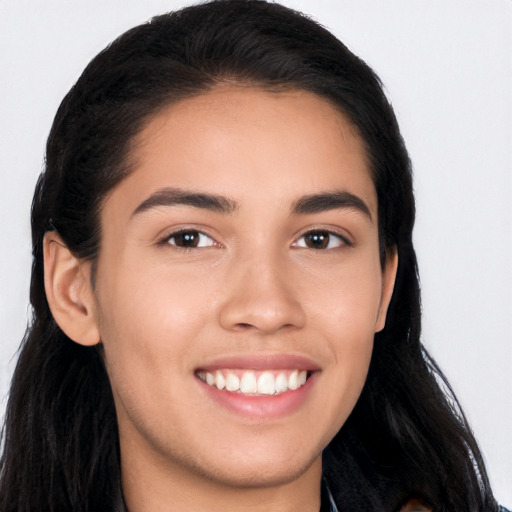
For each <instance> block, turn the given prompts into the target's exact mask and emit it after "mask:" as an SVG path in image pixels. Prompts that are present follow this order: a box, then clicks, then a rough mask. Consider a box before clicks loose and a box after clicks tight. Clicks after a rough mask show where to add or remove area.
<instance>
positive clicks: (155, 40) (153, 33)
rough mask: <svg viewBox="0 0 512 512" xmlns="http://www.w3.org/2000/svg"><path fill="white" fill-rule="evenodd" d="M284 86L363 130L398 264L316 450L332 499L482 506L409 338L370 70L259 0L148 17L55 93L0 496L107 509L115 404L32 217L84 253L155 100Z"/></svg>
mask: <svg viewBox="0 0 512 512" xmlns="http://www.w3.org/2000/svg"><path fill="white" fill-rule="evenodd" d="M227 81H229V82H236V83H243V84H252V85H256V86H259V87H262V88H265V89H267V90H270V91H272V90H283V89H300V90H305V91H309V92H312V93H314V94H316V95H318V96H319V97H321V98H324V99H325V100H327V101H329V102H330V103H331V104H332V105H333V106H334V107H335V108H337V109H339V110H340V111H341V112H343V114H344V115H345V116H347V117H348V119H350V121H351V122H352V123H353V125H354V126H355V127H356V128H357V130H358V132H359V134H360V136H361V137H362V139H363V141H364V143H365V148H366V152H367V155H368V159H369V162H370V169H371V173H372V178H373V181H374V184H375V188H376V191H377V196H378V208H379V236H380V245H381V257H382V259H383V260H384V257H385V253H386V250H387V249H389V248H391V247H395V246H396V247H397V249H398V256H399V258H398V259H399V268H398V276H397V281H396V286H395V291H394V295H393V299H392V302H391V305H390V308H389V312H388V319H387V324H386V327H385V329H384V330H383V331H382V332H380V333H378V334H377V335H376V339H375V347H374V352H373V356H372V360H371V364H370V370H369V374H368V379H367V382H366V385H365V387H364V389H363V392H362V394H361V397H360V399H359V401H358V403H357V405H356V406H355V409H354V410H353V412H352V414H351V415H350V417H349V418H348V420H347V421H346V423H345V425H344V426H343V427H342V429H341V430H340V431H339V433H338V434H337V435H336V436H335V438H334V439H333V440H332V442H331V443H330V445H329V446H328V447H327V448H326V450H325V452H324V458H323V462H324V478H325V479H326V481H327V483H328V485H329V488H330V489H331V491H332V493H333V496H334V499H335V500H336V502H337V503H338V505H339V508H340V509H342V510H358V511H365V510H368V511H370V510H372V511H373V510H376V511H392V510H397V509H399V508H400V506H401V504H403V503H404V502H405V501H406V500H407V499H408V498H410V497H412V496H415V497H419V498H423V499H424V500H425V501H427V502H428V503H430V504H431V505H432V506H433V507H434V509H435V510H436V511H439V512H441V511H450V512H453V511H492V510H496V504H495V501H494V499H493V496H492V492H491V490H490V487H489V482H488V479H487V475H486V471H485V468H484V464H483V462H482V457H481V454H480V451H479V449H478V446H477V444H476V442H475V439H474V438H473V435H472V433H471V430H470V429H469V427H468V425H467V422H466V419H465V417H464V415H463V413H462V411H461V409H460V407H459V406H458V403H457V401H456V399H455V398H454V396H453V393H452V391H451V389H450V387H449V385H448V384H447V382H446V380H445V378H444V376H443V374H442V373H441V371H440V370H439V368H438V367H437V365H436V364H435V362H434V361H433V360H432V358H431V357H430V356H429V355H428V353H427V352H426V350H425V348H424V347H423V346H422V344H421V342H420V330H421V323H420V290H419V280H418V273H417V265H416V257H415V253H414V248H413V244H412V229H413V224H414V216H415V206H414V197H413V190H412V175H411V174H412V173H411V165H410V161H409V158H408V155H407V151H406V149H405V146H404V143H403V140H402V137H401V135H400V132H399V128H398V125H397V121H396V118H395V116H394V113H393V110H392V108H391V106H390V104H389V102H388V101H387V99H386V96H385V94H384V93H383V91H382V87H381V84H380V82H379V79H378V78H377V77H376V75H375V74H374V73H373V71H372V70H371V69H370V68H369V67H368V66H367V65H366V64H365V63H364V62H363V61H361V60H360V59H359V58H358V57H356V56H355V55H354V54H352V53H351V52H350V51H349V50H348V49H347V48H346V47H345V46H344V45H343V44H342V43H341V42H340V41H338V40H337V39H336V38H335V37H334V36H333V35H332V34H331V33H329V32H328V31H327V30H325V29H324V28H322V27H321V26H319V25H318V24H316V23H315V22H313V21H311V20H310V19H309V18H307V17H306V16H304V15H301V14H300V13H297V12H294V11H292V10H290V9H288V8H285V7H283V6H280V5H277V4H270V3H266V2H264V1H260V0H247V1H244V0H221V1H214V2H210V3H207V4H203V5H199V6H194V7H188V8H185V9H182V10H181V11H177V12H174V13H170V14H166V15H162V16H158V17H155V18H153V19H152V20H151V21H150V22H148V23H145V24H143V25H140V26H138V27H136V28H134V29H132V30H130V31H128V32H126V33H125V34H124V35H122V36H121V37H120V38H118V39H117V40H116V41H114V42H113V43H112V44H111V45H110V46H109V47H108V48H106V49H105V50H104V51H103V52H101V53H100V54H99V55H98V56H97V57H96V58H95V59H94V60H93V61H92V62H91V63H90V64H89V65H88V66H87V68H86V69H85V71H84V73H83V74H82V76H81V77H80V79H79V80H78V82H77V83H76V85H75V86H74V87H73V88H72V89H71V91H70V92H69V93H68V94H67V96H66V97H65V98H64V100H63V102H62V104H61V106H60V108H59V110H58V112H57V115H56V118H55V121H54V123H53V127H52V129H51V133H50V136H49V139H48V144H47V153H46V166H45V170H44V172H43V173H42V175H41V176H40V178H39V181H38V183H37V187H36V191H35V194H34V200H33V208H32V237H33V267H32V281H31V289H30V300H31V304H32V311H33V316H32V321H31V323H30V326H29V328H28V330H27V332H26V335H25V338H24V340H23V342H22V346H21V351H20V356H19V361H18V364H17V367H16V371H15V373H14V377H13V380H12V385H11V390H10V397H9V402H8V406H7V414H6V424H5V429H4V439H3V455H2V459H1V466H0V471H1V472H0V510H1V511H2V512H8V511H26V512H34V511H41V510H48V511H62V510H66V511H70V510H73V511H74V512H86V511H89V512H91V511H101V510H123V508H124V505H123V497H122V489H121V475H120V464H119V458H120V452H119V440H118V433H117V423H116V414H115V409H114V402H113V398H112V392H111V389H110V384H109V380H108V377H107V374H106V371H105V368H104V364H103V361H102V357H101V354H100V352H99V350H101V348H100V349H98V348H97V347H93V348H89V347H84V346H81V345H78V344H76V343H74V342H73V341H72V340H70V339H69V338H68V337H67V336H66V335H65V334H64V333H63V332H62V331H61V329H60V328H59V327H58V325H57V324H56V323H55V320H54V319H53V317H52V315H51V313H50V310H49V307H48V302H47V299H46V295H45V290H44V283H43V256H42V244H43V237H44V234H45V233H46V232H48V231H51V230H56V231H57V232H58V233H59V234H60V236H61V237H62V239H63V240H64V242H65V243H66V244H67V246H68V247H69V249H70V250H71V251H72V252H73V253H74V254H76V255H77V256H78V257H80V258H85V259H89V260H91V261H92V262H93V263H94V260H95V258H96V256H97V253H98V248H99V245H100V243H101V232H100V227H99V226H100V223H99V215H100V211H101V205H102V201H103V200H104V198H105V196H106V194H107V192H109V191H110V190H111V189H112V188H113V187H115V186H116V185H117V184H118V183H119V182H120V181H121V180H122V179H123V178H125V177H126V176H127V175H128V174H129V172H130V165H129V152H130V143H131V141H132V140H133V138H134V136H135V135H136V134H137V133H139V131H140V130H141V128H142V127H143V126H144V124H145V123H146V122H147V121H148V120H149V119H150V118H151V116H153V115H155V114H156V113H157V112H158V111H159V110H160V109H162V108H164V107H165V106H167V105H169V104H170V103H173V102H176V101H179V100H180V99H182V98H186V97H190V96H193V95H197V94H200V93H202V92H205V91H208V90H209V89H211V88H213V87H214V86H215V85H217V84H219V83H225V82H227Z"/></svg>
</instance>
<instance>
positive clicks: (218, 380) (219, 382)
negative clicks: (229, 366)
mask: <svg viewBox="0 0 512 512" xmlns="http://www.w3.org/2000/svg"><path fill="white" fill-rule="evenodd" d="M215 385H216V386H217V389H224V388H225V387H226V379H225V378H224V375H222V372H219V370H217V371H216V372H215Z"/></svg>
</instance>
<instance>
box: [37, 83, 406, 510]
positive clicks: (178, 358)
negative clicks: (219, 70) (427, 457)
mask: <svg viewBox="0 0 512 512" xmlns="http://www.w3.org/2000/svg"><path fill="white" fill-rule="evenodd" d="M131 157H132V161H133V164H134V171H133V172H132V174H130V175H129V176H128V178H126V179H125V180H124V181H123V182H121V183H120V184H119V185H118V186H117V187H116V188H115V189H114V190H113V191H112V193H111V194H110V195H109V196H108V197H107V198H106V200H105V202H104V204H103V208H102V212H101V225H102V245H101V249H100V253H99V257H98V261H97V271H96V278H95V279H96V281H95V288H94V290H93V289H92V287H91V285H90V265H89V264H88V263H87V262H83V261H79V260H77V259H76V258H74V256H73V255H72V254H71V253H70V252H69V251H67V249H66V248H65V246H63V244H62V243H61V242H60V240H59V239H58V235H56V234H49V235H47V238H46V240H45V261H46V269H47V270H46V288H47V295H48V298H49V303H50V305H51V308H52V312H53V314H54V316H55V318H56V320H57V322H58V323H59V325H60V326H61V327H62V328H63V329H64V331H65V332H66V333H67V334H68V336H70V337H71V338H72V339H74V340H75V341H77V342H78V343H82V344H84V345H93V344H95V343H98V342H99V341H100V340H101V342H102V343H103V346H104V351H105V361H106V367H107V371H108V374H109V377H110V380H111V383H112V388H113V392H114V398H115V403H116V410H117V414H118V421H119V434H120V443H121V456H122V461H121V463H122V473H123V488H124V492H125V497H126V502H127V505H128V508H129V510H130V511H131V512H142V511H150V510H160V511H178V510H180V511H183V510H208V511H217V510H218V511H223V512H226V511H230V510H265V511H269V510H274V511H283V512H284V511H292V510H293V511H297V510H303V511H305V512H307V511H309V512H313V511H317V510H318V508H319V503H320V502H319V491H320V478H321V452H322V450H323V449H324V448H325V446H326V445H327V444H328V443H329V441H330V440H331V439H332V437H333V436H334V435H335V434H336V432H337V431H338V430H339V429H340V427H341V426H342V425H343V423H344V422H345V420H346V418H347V417H348V415H349V414H350V412H351V410H352V409H353V407H354V405H355V403H356V401H357V398H358V396H359V394H360V392H361V389H362V387H363V385H364V382H365V378H366V374H367V371H368V366H369V361H370V357H371V353H372V347H373V336H374V333H375V332H377V331H379V330H381V329H382V328H383V327H384V323H385V316H386V311H387V307H388V304H389V301H390V298H391V294H392V289H393V284H394V278H395V273H396V264H397V261H396V256H395V254H394V253H390V254H389V255H388V257H387V261H386V264H385V268H384V269H383V268H382V265H381V262H380V257H379V241H378V218H377V198H376V192H375V188H374V185H373V182H372V179H371V176H370V172H369V169H368V164H367V159H366V155H365V151H364V147H363V143H362V140H361V138H360V137H359V135H358V134H357V132H356V130H355V129H354V128H353V127H352V126H351V124H350V123H349V122H348V121H347V120H346V119H345V118H344V117H343V116H342V115H341V114H340V113H339V112H338V111H336V110H335V109H334V108H333V107H332V106H331V105H329V104H328V103H327V102H326V101H324V100H322V99H320V98H318V97H316V96H315V95H312V94H310V93H306V92H300V91H288V92H279V93H276V92H266V91H264V90H261V89H258V88H253V87H242V86H241V87H235V86H232V85H231V86H222V87H218V88H216V89H214V90H213V91H211V92H209V93H206V94H202V95H200V96H196V97H193V98H190V99H187V100H183V101H181V102H179V103H178V104H175V105H172V106H170V107H167V108H166V109H164V110H163V111H161V112H160V113H159V114H158V115H156V116H155V117H154V118H153V119H151V120H150V121H149V122H148V123H147V125H146V126H145V127H144V129H143V130H142V132H141V133H140V134H139V136H138V138H137V140H136V141H135V143H134V145H133V151H132V155H131ZM169 187H172V188H173V189H179V190H181V191H187V192H190V191H193V192H195V193H204V194H214V195H216V196H221V197H224V198H226V199H227V200H229V201H230V204H231V203H236V205H235V206H236V207H234V208H231V209H229V211H225V212H220V211H212V210H211V209H206V208H198V207H194V206H191V205H184V204H174V205H162V204H159V205H154V204H153V205H152V206H151V205H149V206H148V205H146V206H147V207H146V206H144V207H140V205H141V204H143V203H144V202H145V201H146V200H147V199H148V198H150V197H151V196H152V195H154V194H155V192H157V191H161V190H162V189H168V188H169ZM340 191H343V192H345V193H346V192H348V193H350V194H352V195H353V196H356V197H357V198H359V200H360V201H361V203H362V204H364V205H365V206H366V208H367V210H368V211H367V212H365V211H363V209H362V208H360V207H358V206H354V205H350V204H349V205H338V206H337V207H333V208H328V209H325V208H324V209H323V211H320V212H316V213H312V212H310V213H297V212H295V213H294V212H293V209H294V205H296V203H297V201H298V200H299V199H300V198H303V197H304V196H308V195H311V194H325V193H332V192H340ZM231 206H233V205H232V204H231ZM134 212H135V213H134ZM183 229H187V230H189V232H191V231H194V232H201V233H203V234H204V235H205V236H201V238H200V243H199V246H198V247H195V248H189V249H184V248H180V247H177V246H176V242H177V241H179V240H180V239H179V237H176V236H174V237H173V233H176V232H177V231H179V230H183ZM311 232H315V233H317V234H318V233H319V232H321V233H323V236H324V237H325V236H326V235H325V234H326V233H327V232H331V235H328V239H329V243H328V245H327V246H326V247H325V248H317V247H318V246H313V247H310V246H308V243H310V242H311V237H308V235H307V234H308V233H311ZM279 354H286V355H292V356H301V357H305V358H307V360H308V361H312V362H314V365H315V373H314V379H313V380H311V382H310V383H309V387H308V392H307V394H306V395H305V398H304V399H303V400H302V402H301V403H300V406H298V407H295V408H294V409H293V410H292V411H291V412H289V413H286V414H283V415H280V416H278V417H266V416H265V415H264V414H262V415H259V416H258V415H251V414H249V415H244V414H240V413H238V412H234V411H233V410H230V409H229V408H226V407H223V406H222V405H221V406H219V404H218V403H217V402H215V400H212V397H211V395H210V394H209V391H208V390H205V384H204V383H202V382H201V381H200V380H199V379H198V377H197V369H198V368H204V367H207V366H208V365H211V364H212V363H213V362H215V361H216V360H218V358H220V357H231V356H239V355H242V356H244V357H247V358H249V359H250V358H251V357H253V356H255V355H256V356H261V355H265V356H269V357H270V358H272V357H273V356H275V355H279Z"/></svg>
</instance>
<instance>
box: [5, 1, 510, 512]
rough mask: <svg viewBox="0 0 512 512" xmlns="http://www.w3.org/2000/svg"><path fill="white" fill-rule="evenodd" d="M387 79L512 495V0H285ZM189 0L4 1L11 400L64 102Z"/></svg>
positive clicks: (462, 348)
mask: <svg viewBox="0 0 512 512" xmlns="http://www.w3.org/2000/svg"><path fill="white" fill-rule="evenodd" d="M283 3H285V4H286V5H289V6H292V7H296V8H298V9H300V10H303V11H304V12H307V13H309V14H311V15H313V16H314V18H315V19H317V20H318V21H320V22H321V23H323V24H324V25H325V26H327V27H328V28H329V29H331V30H332V31H334V32H335V33H336V34H337V35H338V37H339V38H340V39H341V40H342V41H343V42H345V43H346V44H347V45H348V46H349V47H350V48H351V49H353V50H354V51H355V52H356V53H357V54H358V55H360V56H361V57H362V58H363V59H364V60H366V61H367V62H368V63H369V64H370V65H371V66H372V67H373V68H374V69H375V70H376V71H377V73H378V74H379V75H380V77H381V78H382V80H383V82H384V84H385V86H386V90H387V92H388V94H389V97H390V98H391V100H392V102H393V105H394V107H395V110H396V112H397V115H398V118H399V122H400V124H401V127H402V132H403V135H404V138H405V140H406V143H407V146H408V149H409V152H410V154H411V157H412V160H413V164H414V168H415V180H416V181H415V188H416V194H417V203H418V222H417V228H416V236H415V241H416V247H417V252H418V255H419V264H420V272H421V277H422V283H423V305H424V308H423V309H424V342H425V344H426V346H427V347H428V348H429V349H430V350H431V352H432V353H433V355H434V356H435V357H436V358H437V360H438V362H439V363H440V365H441V367H442V368H443V369H444V370H445V372H446V374H447V376H448V377H449V379H450V380H451V382H452V384H453V386H454V388H455V390H456V392H457V394H458V397H459V399H460V400H461V402H462V405H463V407H464V408H465V411H466V413H467V415H468V417H469V420H470V422H471V424H472V425H473V428H474V431H475V434H476V437H477V439H478V440H479V441H480V444H481V447H482V450H483V453H484V456H485V458H486V460H487V463H488V469H489V473H490V477H491V481H492V483H493V485H494V489H495V493H496V495H497V497H498V499H499V500H500V501H501V502H502V503H503V504H508V505H509V506H511V505H512V434H511V433H512V264H511V263H512V208H511V199H512V151H511V147H512V145H511V143H512V92H511V91H512V71H511V70H512V62H511V59H512V2H511V1H510V0H473V1H471V0H459V1H456V0H381V1H377V0H359V1H356V0H347V1H345V0H341V1H334V0H316V1H315V0H284V2H283ZM183 4H184V2H183V1H172V0H168V1H164V0H146V1H142V0H140V1H133V0H132V1H129V0H118V1H115V0H108V1H105V0H103V1H100V0H97V1H92V0H88V1H87V0H81V1H80V0H67V1H66V0H61V1H57V0H45V1H44V2H40V1H38V0H32V1H29V0H0V148H1V151H0V219H1V241H2V246H1V247H2V250H1V251H0V328H1V333H2V337H1V340H0V397H2V400H1V403H0V414H1V412H2V411H3V409H4V406H5V398H3V397H5V395H6V393H7V390H8V384H9V380H10V376H11V373H12V369H13V361H14V359H13V358H14V353H15V351H16V348H17V346H18V344H19V342H20V340H21V338H22V335H23V332H24V329H25V326H26V322H27V318H28V306H27V304H28V288H29V273H30V262H31V260H30V236H29V220H28V219H29V208H30V203H31V198H32V192H33V188H34V185H35V181H36V178H37V176H38V173H39V172H40V170H41V168H42V158H43V152H44V143H45V138H46V136H47V134H48V131H49V128H50V125H51V122H52V118H53V115H54V114H55V111H56V109H57V107H58V104H59V102H60V100H61V99H62V97H63V96H64V94H65V93H66V92H67V90H68V89H69V88H70V86H71V85H72V84H73V83H74V82H75V81H76V79H77V78H78V76H79V74H80V72H81V71H82V69H83V68H84V67H85V65H86V63H87V62H88V61H89V60H90V59H91V58H92V57H93V56H94V55H95V54H96V53H97V52H98V51H100V50H101V49H102V48H103V47H104V46H105V45H106V44H107V43H108V42H110V41H111V40H112V39H113V38H114V37H116V36H117V35H119V34H120V33H121V32H123V31H124V30H126V29H128V28H130V27H132V26H134V25H136V24H138V23H140V22H142V21H144V20H146V19H148V18H149V17H151V16H152V15H154V14H158V13H161V12H165V11H168V10H172V9H174V8H176V7H179V6H181V5H183Z"/></svg>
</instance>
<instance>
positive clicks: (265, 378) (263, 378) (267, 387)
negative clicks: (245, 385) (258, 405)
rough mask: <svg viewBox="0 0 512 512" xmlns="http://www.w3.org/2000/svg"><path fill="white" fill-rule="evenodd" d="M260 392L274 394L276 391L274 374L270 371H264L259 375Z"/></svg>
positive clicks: (261, 393)
mask: <svg viewBox="0 0 512 512" xmlns="http://www.w3.org/2000/svg"><path fill="white" fill-rule="evenodd" d="M258 393H259V394H260V395H273V394H274V393H275V387H274V376H273V375H272V374H271V373H270V372H263V373H262V374H261V375H260V376H259V378H258Z"/></svg>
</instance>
